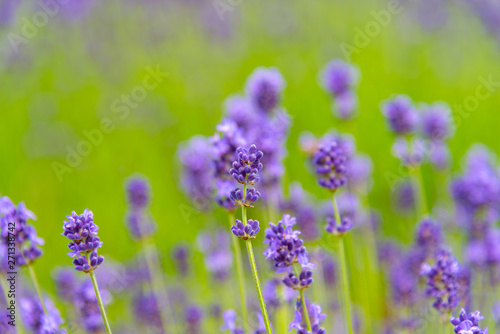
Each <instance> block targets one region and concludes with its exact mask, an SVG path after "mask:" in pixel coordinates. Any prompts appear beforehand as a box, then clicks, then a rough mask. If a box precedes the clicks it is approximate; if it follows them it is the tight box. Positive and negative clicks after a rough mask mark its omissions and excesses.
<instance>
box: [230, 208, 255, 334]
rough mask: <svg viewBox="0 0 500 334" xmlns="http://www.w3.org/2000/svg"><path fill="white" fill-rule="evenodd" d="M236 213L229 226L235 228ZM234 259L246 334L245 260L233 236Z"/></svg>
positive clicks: (247, 331) (232, 216)
mask: <svg viewBox="0 0 500 334" xmlns="http://www.w3.org/2000/svg"><path fill="white" fill-rule="evenodd" d="M233 223H234V213H232V212H231V213H229V226H233ZM231 239H232V240H233V248H234V257H235V259H236V274H237V276H238V285H239V288H240V302H241V314H242V317H243V326H244V329H245V332H246V333H250V331H249V328H248V325H249V323H248V312H247V296H246V291H245V276H244V274H243V259H242V257H241V249H240V245H239V243H238V238H236V237H234V236H232V238H231Z"/></svg>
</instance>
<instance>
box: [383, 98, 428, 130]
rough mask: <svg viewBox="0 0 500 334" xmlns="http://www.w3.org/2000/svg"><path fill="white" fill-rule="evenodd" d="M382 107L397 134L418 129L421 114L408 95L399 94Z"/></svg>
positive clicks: (385, 102)
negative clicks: (419, 114)
mask: <svg viewBox="0 0 500 334" xmlns="http://www.w3.org/2000/svg"><path fill="white" fill-rule="evenodd" d="M381 109H382V113H383V114H384V116H385V117H386V120H387V123H388V125H389V127H390V129H391V130H392V131H393V132H394V133H396V134H397V135H407V134H410V133H413V132H414V131H415V130H416V128H417V126H418V122H419V116H418V113H417V111H416V109H415V107H414V106H413V102H412V101H411V99H410V98H409V97H408V96H405V95H398V96H395V97H394V98H392V99H389V100H386V101H384V102H383V103H382V106H381Z"/></svg>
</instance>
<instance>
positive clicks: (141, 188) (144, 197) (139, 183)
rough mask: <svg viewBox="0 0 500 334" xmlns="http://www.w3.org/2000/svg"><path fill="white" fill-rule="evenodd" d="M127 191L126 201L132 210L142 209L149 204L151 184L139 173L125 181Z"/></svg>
mask: <svg viewBox="0 0 500 334" xmlns="http://www.w3.org/2000/svg"><path fill="white" fill-rule="evenodd" d="M125 189H126V191H127V202H128V204H129V205H130V207H131V208H132V209H134V210H144V209H146V208H147V207H148V206H149V202H150V200H151V185H150V184H149V181H148V180H147V179H146V178H145V177H144V176H141V175H137V176H133V177H130V178H129V179H128V180H127V181H126V182H125Z"/></svg>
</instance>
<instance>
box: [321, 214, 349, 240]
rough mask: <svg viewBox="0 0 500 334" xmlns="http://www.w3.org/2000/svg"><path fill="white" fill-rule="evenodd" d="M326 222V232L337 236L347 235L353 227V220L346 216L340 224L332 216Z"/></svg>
mask: <svg viewBox="0 0 500 334" xmlns="http://www.w3.org/2000/svg"><path fill="white" fill-rule="evenodd" d="M326 222H327V225H326V228H325V229H326V231H327V232H328V233H330V234H333V235H335V236H342V235H345V234H346V233H347V232H349V231H350V230H351V229H352V227H353V225H352V221H351V219H350V218H349V217H345V216H344V217H342V218H341V219H340V223H338V222H337V221H336V220H335V218H334V217H330V216H328V217H326Z"/></svg>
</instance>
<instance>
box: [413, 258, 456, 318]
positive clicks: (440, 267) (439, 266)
mask: <svg viewBox="0 0 500 334" xmlns="http://www.w3.org/2000/svg"><path fill="white" fill-rule="evenodd" d="M459 271H460V265H459V264H458V262H457V260H455V259H454V258H453V257H452V256H451V254H450V253H449V252H448V251H445V250H441V251H440V252H439V253H438V254H437V256H436V263H435V264H434V265H433V266H431V265H429V264H427V263H424V264H423V265H422V271H421V274H422V275H423V276H426V277H427V281H426V284H427V289H426V291H425V293H426V295H427V296H428V297H432V298H435V301H434V304H433V306H434V308H435V309H437V310H438V311H440V312H442V313H449V312H451V311H453V310H454V309H455V308H456V307H457V306H458V304H459V303H460V295H459V294H458V283H457V276H458V273H459Z"/></svg>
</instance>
